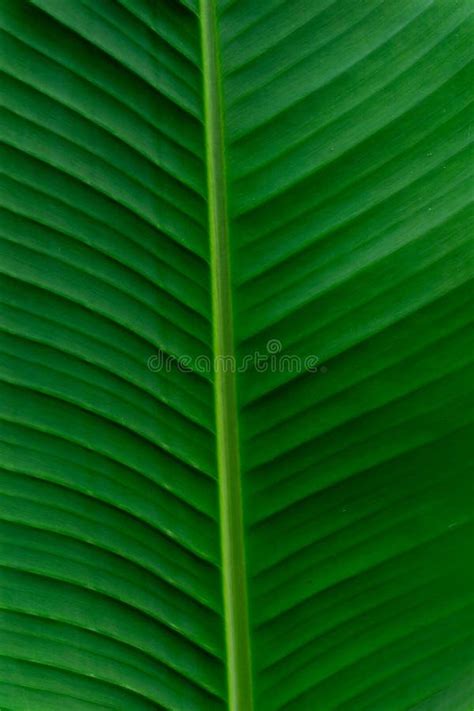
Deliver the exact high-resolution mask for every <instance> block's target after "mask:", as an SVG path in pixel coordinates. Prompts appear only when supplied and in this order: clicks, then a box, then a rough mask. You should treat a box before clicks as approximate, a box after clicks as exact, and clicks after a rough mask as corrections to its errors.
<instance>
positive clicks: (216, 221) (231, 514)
mask: <svg viewBox="0 0 474 711" xmlns="http://www.w3.org/2000/svg"><path fill="white" fill-rule="evenodd" d="M201 32H202V54H203V73H204V99H205V123H206V153H207V175H208V199H209V230H210V249H211V279H212V304H213V324H214V327H213V340H214V355H215V356H216V357H217V359H220V357H221V356H222V357H223V358H222V359H221V360H222V362H225V359H226V358H227V357H228V356H230V357H234V343H233V340H234V338H233V317H232V316H233V314H232V290H231V275H230V246H229V230H228V217H227V196H226V191H227V184H226V175H225V156H224V125H223V113H222V100H221V77H220V66H219V47H218V37H217V20H216V8H215V2H214V0H201ZM235 385H236V384H235V373H234V372H232V369H230V368H223V367H220V368H219V367H218V368H216V372H215V408H216V438H217V464H218V482H219V502H220V527H221V529H220V530H221V546H222V574H223V595H224V614H225V628H226V648H227V677H228V687H229V708H230V710H231V711H252V708H253V700H252V671H251V659H250V639H249V621H248V606H247V578H246V572H245V550H244V526H243V517H242V494H241V473H240V457H239V433H238V418H237V402H236V387H235Z"/></svg>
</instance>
